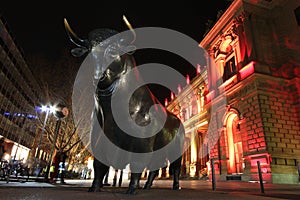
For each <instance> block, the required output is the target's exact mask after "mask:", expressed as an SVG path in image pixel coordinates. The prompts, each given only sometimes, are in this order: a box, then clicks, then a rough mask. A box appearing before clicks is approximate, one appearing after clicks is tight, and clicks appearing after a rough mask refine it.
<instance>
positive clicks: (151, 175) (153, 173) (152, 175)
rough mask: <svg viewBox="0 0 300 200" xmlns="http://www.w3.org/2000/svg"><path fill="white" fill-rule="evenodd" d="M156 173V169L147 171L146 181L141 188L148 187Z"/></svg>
mask: <svg viewBox="0 0 300 200" xmlns="http://www.w3.org/2000/svg"><path fill="white" fill-rule="evenodd" d="M157 175H158V170H155V171H151V172H149V175H148V178H147V182H146V183H145V185H144V187H143V189H150V188H151V186H152V183H153V181H154V179H155V177H156V176H157Z"/></svg>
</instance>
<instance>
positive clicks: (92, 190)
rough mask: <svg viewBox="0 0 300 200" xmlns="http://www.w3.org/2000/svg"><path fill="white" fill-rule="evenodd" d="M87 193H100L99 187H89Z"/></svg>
mask: <svg viewBox="0 0 300 200" xmlns="http://www.w3.org/2000/svg"><path fill="white" fill-rule="evenodd" d="M88 192H101V190H100V188H99V187H97V188H96V187H90V188H89V190H88Z"/></svg>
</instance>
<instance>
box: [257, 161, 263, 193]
mask: <svg viewBox="0 0 300 200" xmlns="http://www.w3.org/2000/svg"><path fill="white" fill-rule="evenodd" d="M257 168H258V176H259V183H260V191H261V193H265V189H264V183H263V178H262V174H261V170H260V162H259V161H257Z"/></svg>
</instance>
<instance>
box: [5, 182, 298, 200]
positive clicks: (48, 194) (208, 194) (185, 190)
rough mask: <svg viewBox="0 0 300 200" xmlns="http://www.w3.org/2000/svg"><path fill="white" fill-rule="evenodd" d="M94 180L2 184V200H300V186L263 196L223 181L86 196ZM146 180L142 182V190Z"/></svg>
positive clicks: (275, 188)
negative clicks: (174, 188) (172, 188)
mask: <svg viewBox="0 0 300 200" xmlns="http://www.w3.org/2000/svg"><path fill="white" fill-rule="evenodd" d="M91 182H92V181H91V180H80V179H77V180H66V183H65V184H60V183H55V184H48V183H42V182H35V181H29V182H18V181H15V182H10V183H6V182H4V181H0V199H1V200H6V199H7V200H15V199H22V200H39V199H41V200H43V199H46V200H52V199H53V200H56V199H57V200H60V199H62V200H69V199H70V200H75V199H76V200H81V199H83V200H88V199H105V200H127V199H131V200H136V199H143V200H148V199H149V200H153V199H155V200H160V199H172V200H177V199H184V200H186V199H188V200H192V199H218V200H222V199H239V200H241V199H243V200H244V199H245V200H248V199H255V200H258V199H265V200H267V199H269V200H270V199H281V200H282V199H297V200H299V199H300V184H298V185H288V184H267V183H265V184H264V187H263V189H264V192H262V190H261V187H260V184H259V183H257V182H254V183H253V182H252V183H250V182H238V181H222V182H216V187H215V190H213V187H212V183H211V181H202V180H182V181H181V182H180V185H181V187H182V188H181V190H178V191H174V190H171V186H172V181H170V180H155V182H154V184H153V187H152V189H151V190H142V189H139V190H138V191H137V194H136V195H126V194H125V191H126V188H127V186H128V181H124V182H123V184H122V186H121V187H112V186H105V187H104V188H103V189H102V192H97V193H91V192H87V190H88V187H89V186H90V185H91ZM143 184H144V180H141V186H142V185H143Z"/></svg>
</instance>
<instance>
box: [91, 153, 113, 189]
mask: <svg viewBox="0 0 300 200" xmlns="http://www.w3.org/2000/svg"><path fill="white" fill-rule="evenodd" d="M93 167H94V180H93V183H92V186H91V187H90V188H89V190H88V191H89V192H100V191H101V189H100V188H102V187H103V179H104V176H105V174H106V173H107V172H108V169H109V166H106V165H104V164H103V163H101V162H100V161H98V160H97V159H94V163H93Z"/></svg>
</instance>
